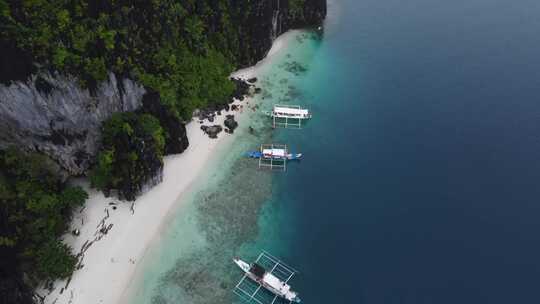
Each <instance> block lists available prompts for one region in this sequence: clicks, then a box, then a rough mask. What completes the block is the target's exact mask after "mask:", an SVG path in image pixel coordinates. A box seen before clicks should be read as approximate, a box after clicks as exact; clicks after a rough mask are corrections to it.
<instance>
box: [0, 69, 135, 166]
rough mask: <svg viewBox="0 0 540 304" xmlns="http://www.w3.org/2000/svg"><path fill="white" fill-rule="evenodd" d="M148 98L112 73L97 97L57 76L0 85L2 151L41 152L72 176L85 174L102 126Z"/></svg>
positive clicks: (100, 87) (131, 82) (70, 78)
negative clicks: (119, 113) (112, 117)
mask: <svg viewBox="0 0 540 304" xmlns="http://www.w3.org/2000/svg"><path fill="white" fill-rule="evenodd" d="M144 93H145V90H144V88H143V87H142V86H140V85H139V84H137V83H135V82H134V81H132V80H129V79H121V80H119V79H117V78H116V76H115V75H114V74H112V73H111V74H109V79H108V80H107V81H105V82H103V83H101V84H100V85H99V86H98V87H97V89H96V90H95V92H90V91H89V90H88V89H84V88H82V87H81V86H80V85H79V82H78V81H77V79H74V78H72V77H69V76H64V75H58V74H56V75H51V74H42V75H39V76H36V75H33V76H31V77H30V79H28V80H26V81H17V82H12V83H11V84H9V85H4V84H0V148H5V147H6V146H9V145H16V146H18V147H20V148H23V149H25V150H35V151H40V152H43V153H45V154H47V155H49V156H50V157H51V158H52V159H54V160H55V161H57V162H58V163H59V164H60V166H61V167H62V168H64V169H65V170H66V171H67V172H68V173H69V174H71V175H79V174H82V173H84V172H85V170H86V169H87V168H88V166H89V165H90V163H91V161H92V158H93V157H94V156H95V153H96V152H97V150H98V148H99V139H100V127H101V123H102V122H103V121H104V120H106V119H107V118H109V117H110V116H111V115H112V113H114V112H124V111H134V110H136V109H137V108H139V107H140V106H141V105H142V96H143V95H144Z"/></svg>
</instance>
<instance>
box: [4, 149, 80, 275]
mask: <svg viewBox="0 0 540 304" xmlns="http://www.w3.org/2000/svg"><path fill="white" fill-rule="evenodd" d="M53 168H54V167H53V165H52V163H51V162H50V160H49V159H47V158H46V157H45V156H43V155H40V154H36V153H32V154H25V153H22V152H20V151H17V150H14V149H8V150H6V151H2V152H0V250H5V251H6V252H10V253H11V254H12V255H14V257H13V259H14V260H16V261H17V262H18V265H19V267H20V268H21V269H19V271H21V272H24V273H26V274H27V275H29V276H30V278H31V279H34V280H35V279H54V278H59V277H60V278H65V277H68V276H69V275H70V274H71V272H72V271H73V269H74V267H75V264H76V258H75V257H74V256H73V254H72V253H71V251H70V249H69V248H68V247H67V246H66V245H64V244H63V243H62V242H61V241H60V240H59V237H60V235H61V234H62V233H64V232H65V230H66V229H67V227H68V223H69V219H70V215H71V211H72V209H73V208H74V207H77V206H81V205H82V204H83V203H84V201H85V200H86V199H87V197H88V196H87V194H86V192H85V191H84V190H83V189H82V188H80V187H70V186H66V185H64V184H63V183H62V181H61V179H60V177H59V176H58V175H57V173H56V172H55V171H54V169H53Z"/></svg>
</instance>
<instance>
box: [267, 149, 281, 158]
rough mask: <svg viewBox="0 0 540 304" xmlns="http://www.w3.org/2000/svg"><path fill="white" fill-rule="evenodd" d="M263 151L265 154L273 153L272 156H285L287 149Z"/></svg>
mask: <svg viewBox="0 0 540 304" xmlns="http://www.w3.org/2000/svg"><path fill="white" fill-rule="evenodd" d="M262 153H263V154H264V155H272V156H279V157H285V154H286V153H285V149H263V150H262Z"/></svg>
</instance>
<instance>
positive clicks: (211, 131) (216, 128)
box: [201, 125, 223, 138]
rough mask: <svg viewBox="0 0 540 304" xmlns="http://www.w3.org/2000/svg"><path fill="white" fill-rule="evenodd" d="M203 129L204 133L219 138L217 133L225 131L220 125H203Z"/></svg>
mask: <svg viewBox="0 0 540 304" xmlns="http://www.w3.org/2000/svg"><path fill="white" fill-rule="evenodd" d="M201 130H203V132H204V133H206V134H208V137H210V138H217V135H218V134H219V133H220V132H221V131H223V128H222V127H221V126H220V125H213V126H201Z"/></svg>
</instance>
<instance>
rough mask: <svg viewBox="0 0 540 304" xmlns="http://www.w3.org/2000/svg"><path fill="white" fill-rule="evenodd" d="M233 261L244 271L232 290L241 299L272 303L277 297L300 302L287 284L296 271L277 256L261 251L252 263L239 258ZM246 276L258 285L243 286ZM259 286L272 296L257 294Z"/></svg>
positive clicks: (262, 303) (290, 301)
mask: <svg viewBox="0 0 540 304" xmlns="http://www.w3.org/2000/svg"><path fill="white" fill-rule="evenodd" d="M233 261H234V263H235V264H236V265H238V267H240V269H242V271H244V273H245V274H244V276H243V277H242V279H241V280H240V282H239V283H238V284H237V285H236V287H235V289H234V292H235V293H236V294H238V295H239V296H241V297H242V298H243V299H245V300H248V301H250V300H253V301H255V302H256V303H259V304H274V303H276V300H277V299H278V298H281V299H283V300H286V301H288V302H289V303H293V302H294V303H300V298H299V297H298V293H297V292H295V291H292V290H291V286H290V285H289V284H287V283H288V281H289V280H290V279H291V278H292V277H293V276H294V274H295V273H296V270H294V269H292V268H291V267H289V266H287V265H285V264H284V263H282V262H281V261H279V260H278V259H277V258H275V257H273V256H271V255H270V254H268V253H266V252H264V251H263V252H262V253H261V254H260V255H259V257H258V258H257V260H256V261H255V262H254V263H252V264H248V263H246V262H244V261H242V260H241V259H239V258H234V259H233ZM246 278H248V279H249V280H251V281H253V282H255V283H257V284H258V287H256V288H255V289H254V288H253V287H252V288H248V286H244V284H245V283H246ZM249 280H248V281H249ZM261 288H263V289H265V290H267V291H269V292H270V293H272V294H273V296H272V297H266V298H265V297H264V296H262V295H259V293H260V291H261Z"/></svg>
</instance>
